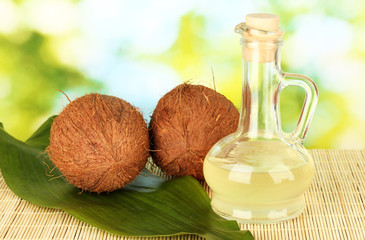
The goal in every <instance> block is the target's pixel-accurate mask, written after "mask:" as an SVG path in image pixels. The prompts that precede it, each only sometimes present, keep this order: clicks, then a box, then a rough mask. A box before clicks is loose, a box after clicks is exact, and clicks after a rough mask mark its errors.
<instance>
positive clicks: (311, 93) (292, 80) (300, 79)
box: [276, 73, 318, 143]
mask: <svg viewBox="0 0 365 240" xmlns="http://www.w3.org/2000/svg"><path fill="white" fill-rule="evenodd" d="M281 77H282V78H281V81H280V83H279V86H278V90H279V91H278V94H277V99H276V102H277V103H279V97H280V92H281V91H282V90H283V89H284V88H285V87H287V86H298V87H301V88H303V89H304V91H305V99H304V103H303V108H302V112H301V114H300V117H299V120H298V123H297V126H296V128H295V129H294V131H293V132H291V133H289V136H288V134H284V135H287V136H288V137H289V138H294V139H295V140H299V141H300V142H301V143H303V141H304V138H305V137H306V135H307V131H308V127H309V125H310V123H311V121H312V118H313V114H314V110H315V108H316V106H317V102H318V89H317V86H316V84H315V83H314V82H313V81H312V79H310V78H309V77H307V76H304V75H301V74H294V73H282V74H281ZM276 113H277V119H278V127H279V130H280V131H281V132H282V133H283V130H282V128H281V121H280V110H279V106H277V111H276Z"/></svg>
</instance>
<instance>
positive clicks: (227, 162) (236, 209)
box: [204, 141, 314, 223]
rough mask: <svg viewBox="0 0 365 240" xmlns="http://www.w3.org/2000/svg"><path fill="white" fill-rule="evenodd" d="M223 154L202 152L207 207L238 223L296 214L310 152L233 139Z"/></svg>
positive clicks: (308, 178) (305, 186)
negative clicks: (209, 193)
mask: <svg viewBox="0 0 365 240" xmlns="http://www.w3.org/2000/svg"><path fill="white" fill-rule="evenodd" d="M221 155H222V156H219V155H218V156H214V157H213V156H211V155H210V154H208V155H207V157H206V159H205V162H204V176H205V179H206V181H207V183H208V185H209V186H210V188H211V189H212V191H213V197H212V202H211V204H212V207H213V209H214V210H215V211H216V212H217V213H218V214H220V215H222V216H224V217H226V218H230V219H235V220H238V221H241V222H257V223H265V222H266V223H270V222H276V221H281V220H286V219H290V218H293V217H296V216H297V215H299V214H300V213H301V212H302V210H303V208H304V206H305V203H304V197H303V193H304V192H305V191H306V190H307V189H308V188H309V186H310V184H311V182H312V179H313V174H314V169H313V161H312V159H311V157H310V155H309V154H303V153H302V152H300V151H298V150H296V149H294V148H292V147H290V146H288V145H287V144H285V143H283V142H280V141H276V142H274V141H273V142H268V141H264V142H261V141H252V142H247V141H246V142H237V143H236V144H235V146H232V147H231V148H230V149H229V151H228V152H225V153H224V151H222V154H221Z"/></svg>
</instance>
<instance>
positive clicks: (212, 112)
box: [150, 84, 239, 180]
mask: <svg viewBox="0 0 365 240" xmlns="http://www.w3.org/2000/svg"><path fill="white" fill-rule="evenodd" d="M238 120H239V113H238V110H237V109H236V108H235V106H234V105H233V103H232V102H231V101H229V100H228V99H227V98H226V97H225V96H223V95H222V94H220V93H218V92H216V91H214V90H213V89H210V88H207V87H204V86H201V85H190V84H181V85H179V86H177V87H176V88H174V89H173V90H172V91H170V92H168V93H167V94H166V95H165V96H163V97H162V98H161V99H160V101H159V102H158V104H157V107H156V109H155V110H154V112H153V115H152V118H151V122H150V137H151V150H152V151H151V155H152V158H153V160H154V161H155V162H156V164H157V165H158V166H160V167H161V168H162V170H164V171H165V172H166V173H167V174H169V175H174V176H176V177H180V176H185V175H192V176H193V177H195V178H197V179H199V180H203V179H204V176H203V162H204V158H205V156H206V154H207V153H208V151H209V150H210V148H211V147H212V146H213V145H214V144H215V143H216V142H217V141H218V140H219V139H221V138H223V137H225V136H226V135H228V134H230V133H232V132H234V131H235V130H236V129H237V126H238Z"/></svg>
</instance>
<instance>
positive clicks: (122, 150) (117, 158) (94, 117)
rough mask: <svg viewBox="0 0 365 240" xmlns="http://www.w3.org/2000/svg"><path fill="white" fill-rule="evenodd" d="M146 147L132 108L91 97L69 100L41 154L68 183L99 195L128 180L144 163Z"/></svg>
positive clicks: (115, 100)
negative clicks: (43, 154) (44, 152)
mask: <svg viewBox="0 0 365 240" xmlns="http://www.w3.org/2000/svg"><path fill="white" fill-rule="evenodd" d="M149 145H150V143H149V136H148V130H147V126H146V123H145V121H144V119H143V116H142V114H141V113H140V112H139V111H138V110H137V109H136V108H135V107H133V106H132V105H131V104H129V103H128V102H126V101H124V100H122V99H120V98H117V97H113V96H107V95H101V94H95V93H93V94H88V95H85V96H83V97H80V98H77V99H76V100H74V101H72V102H71V103H70V104H68V105H67V106H66V107H65V108H64V109H63V111H62V112H61V113H60V114H59V115H58V116H57V117H56V118H55V119H54V121H53V124H52V127H51V135H50V145H49V147H48V149H47V151H48V153H49V155H50V158H51V160H52V162H53V163H54V164H55V165H56V167H57V168H58V169H59V170H60V171H61V173H62V174H63V175H64V176H65V177H66V179H67V180H68V181H69V182H70V183H72V184H74V185H75V186H77V187H79V188H81V189H83V190H86V191H90V192H97V193H100V192H111V191H114V190H116V189H120V188H123V187H124V186H125V185H126V184H128V183H130V182H131V181H133V179H134V178H135V177H136V176H137V175H138V174H139V173H140V171H141V170H142V169H143V167H144V166H145V164H146V162H147V158H148V156H149Z"/></svg>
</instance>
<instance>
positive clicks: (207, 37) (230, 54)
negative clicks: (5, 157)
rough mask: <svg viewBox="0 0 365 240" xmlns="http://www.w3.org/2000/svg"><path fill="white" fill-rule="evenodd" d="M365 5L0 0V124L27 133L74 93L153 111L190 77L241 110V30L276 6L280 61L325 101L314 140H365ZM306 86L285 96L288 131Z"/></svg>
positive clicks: (346, 1) (350, 1) (293, 0)
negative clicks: (303, 77) (249, 18)
mask: <svg viewBox="0 0 365 240" xmlns="http://www.w3.org/2000/svg"><path fill="white" fill-rule="evenodd" d="M364 9H365V1H363V0H334V1H330V0H325V1H320V0H305V1H304V0H290V1H280V0H279V1H254V0H236V1H206V0H202V1H193V0H176V1H162V0H155V1H152V0H148V1H147V0H139V1H132V0H108V1H100V0H83V1H67V0H29V1H22V0H17V1H10V0H0V121H1V122H3V123H4V126H5V128H6V129H7V131H9V132H10V133H11V134H12V135H14V136H15V137H17V138H18V139H22V140H24V139H26V138H27V137H28V136H29V135H30V134H31V133H32V132H33V131H34V130H35V129H36V128H37V127H38V126H39V125H40V124H41V123H42V122H43V121H44V120H45V119H46V118H48V117H49V116H50V115H53V114H57V113H59V111H61V110H62V108H63V107H64V106H65V105H66V104H67V99H66V98H65V96H63V94H62V93H60V92H59V91H58V90H62V91H64V92H65V93H66V94H67V95H68V96H69V97H70V98H71V99H75V98H76V97H79V96H82V95H83V94H85V93H89V92H99V93H105V94H111V95H115V96H118V97H121V98H123V99H125V100H127V101H129V102H131V103H132V104H133V105H135V106H137V107H139V108H140V109H141V110H142V111H143V113H144V117H145V118H146V120H148V119H149V116H150V115H151V113H152V111H153V109H154V107H155V105H156V104H157V101H158V100H159V98H160V97H161V96H162V95H163V94H164V93H166V92H167V91H169V90H170V89H172V88H173V87H175V86H176V85H177V84H179V83H181V82H184V81H190V82H193V83H199V84H204V85H206V86H210V87H213V83H212V72H211V69H213V70H214V77H215V81H216V86H217V90H218V91H219V92H221V93H222V94H224V95H225V96H227V97H228V98H229V99H230V100H232V101H233V102H234V104H235V105H236V106H237V107H239V105H240V98H241V46H240V44H239V39H240V36H239V35H237V34H235V33H234V32H233V29H234V27H235V25H236V24H238V23H240V22H242V21H244V16H245V14H248V13H252V12H268V13H276V14H278V15H280V17H281V28H282V29H283V30H284V31H285V35H284V45H283V48H282V68H283V70H284V71H286V72H296V73H302V74H305V75H308V76H310V77H311V78H312V79H313V80H314V81H315V82H316V83H317V85H318V87H319V91H320V101H319V104H318V106H317V110H316V113H315V117H314V120H313V122H312V125H311V127H310V130H309V133H308V137H307V140H306V146H307V147H308V148H353V149H354V148H364V147H365V107H364V103H365V93H364V90H365V15H364V14H363V10H364ZM303 98H304V94H303V93H302V91H301V90H300V89H296V88H288V89H285V90H284V92H283V94H282V102H281V105H282V118H283V119H282V121H283V124H284V129H286V130H287V131H290V130H291V129H293V128H294V127H295V125H296V122H297V119H298V117H299V114H300V110H301V107H302V103H303Z"/></svg>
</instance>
